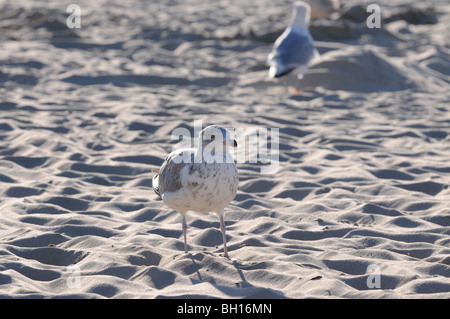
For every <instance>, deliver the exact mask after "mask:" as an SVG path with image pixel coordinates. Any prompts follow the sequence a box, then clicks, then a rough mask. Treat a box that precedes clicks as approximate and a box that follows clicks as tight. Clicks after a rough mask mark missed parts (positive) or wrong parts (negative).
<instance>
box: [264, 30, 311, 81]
mask: <svg viewBox="0 0 450 319" xmlns="http://www.w3.org/2000/svg"><path fill="white" fill-rule="evenodd" d="M304 31H305V32H295V31H292V30H291V31H290V32H288V33H286V34H283V35H281V36H280V38H279V39H278V40H277V41H276V42H275V46H274V49H273V51H272V53H271V54H270V56H269V64H270V66H271V67H273V68H274V69H273V71H272V72H273V73H274V74H272V76H273V77H280V76H282V75H284V74H287V73H289V72H291V71H292V70H294V69H296V68H298V67H302V66H307V65H308V64H309V62H310V61H311V59H312V58H313V57H314V55H315V48H314V43H313V39H312V37H311V35H310V34H309V32H307V31H306V30H304Z"/></svg>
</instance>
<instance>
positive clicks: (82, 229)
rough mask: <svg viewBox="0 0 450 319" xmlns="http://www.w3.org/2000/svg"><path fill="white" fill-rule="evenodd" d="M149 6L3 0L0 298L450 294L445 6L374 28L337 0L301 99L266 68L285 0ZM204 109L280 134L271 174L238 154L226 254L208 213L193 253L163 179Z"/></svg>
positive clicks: (357, 7) (197, 219)
mask: <svg viewBox="0 0 450 319" xmlns="http://www.w3.org/2000/svg"><path fill="white" fill-rule="evenodd" d="M155 2H156V1H152V2H149V1H138V0H131V1H126V2H122V1H77V4H78V5H79V6H80V8H81V28H79V29H78V28H74V29H69V28H68V27H67V25H66V19H67V17H68V15H69V13H66V6H67V4H62V3H61V2H60V1H57V0H52V1H22V0H17V1H13V2H11V1H6V0H1V1H0V28H1V33H0V41H1V42H0V46H1V55H0V97H1V100H0V109H1V114H2V115H1V118H0V167H1V170H0V297H1V298H11V297H12V298H164V297H176V298H450V227H449V226H450V189H449V185H450V129H449V128H450V107H449V105H450V95H449V91H450V63H449V60H450V59H449V56H450V54H449V53H450V51H449V42H448V41H449V38H448V29H449V27H450V6H449V5H448V3H447V2H446V1H444V0H437V1H433V2H429V3H427V4H420V3H418V2H415V1H403V0H393V1H380V2H379V4H380V6H381V13H382V18H383V21H382V23H381V28H379V29H377V28H374V29H369V28H368V27H367V26H366V23H365V19H366V17H367V15H368V14H367V13H365V10H364V8H365V7H366V6H367V4H369V3H371V2H370V1H364V2H360V1H354V0H351V1H345V3H343V6H342V7H341V8H340V12H339V13H335V14H333V15H332V16H331V17H330V18H327V19H316V20H313V21H312V22H311V24H312V25H311V33H312V35H313V37H314V39H315V41H316V46H317V48H318V50H319V52H320V54H321V57H322V59H321V60H320V61H319V62H318V63H317V64H316V65H314V66H312V67H311V69H310V71H309V72H308V73H307V74H306V75H305V77H304V78H303V79H302V80H301V82H300V86H299V87H300V89H301V94H299V95H293V94H291V92H290V90H291V89H292V88H291V87H288V88H287V89H286V87H285V86H284V85H283V82H282V81H280V82H276V81H269V80H268V79H267V71H268V70H267V67H266V66H265V60H266V57H267V54H269V52H270V50H271V47H272V43H273V41H274V40H275V39H276V38H277V37H278V35H279V34H280V33H281V32H282V31H283V30H284V28H285V27H286V24H287V22H288V19H289V15H290V12H291V2H290V1H283V0H280V1H268V0H267V1H261V0H258V1H256V0H249V1H235V0H230V1H214V2H212V3H209V2H208V4H206V2H205V1H201V0H188V1H170V2H166V1H158V2H156V3H155ZM150 3H151V4H150ZM167 3H170V5H169V4H167ZM361 4H362V5H361ZM292 81H294V79H292V78H290V79H288V83H292ZM194 121H202V124H203V127H206V126H207V125H209V124H219V125H223V126H225V127H230V128H243V129H249V128H250V129H251V128H267V129H270V128H278V129H279V168H278V171H277V172H276V173H274V174H263V173H261V168H262V167H264V164H263V163H260V162H259V163H250V162H245V163H239V164H238V170H239V174H240V184H239V190H238V193H237V196H236V198H235V200H234V201H232V202H231V204H230V205H229V206H227V208H226V214H225V222H226V225H227V241H228V249H229V254H230V256H231V258H232V259H233V260H231V261H229V260H227V259H225V258H223V257H221V256H220V254H221V253H222V238H221V233H220V229H219V227H218V226H219V221H218V218H217V216H215V215H214V214H205V215H201V214H195V213H191V214H188V219H187V222H188V225H189V228H188V243H189V245H190V247H189V248H190V252H189V253H188V254H185V253H184V252H183V238H182V229H181V216H180V215H179V214H178V213H176V212H174V211H172V210H171V209H169V208H168V207H165V206H164V205H163V204H162V202H161V200H159V199H158V197H157V196H156V195H155V194H154V193H153V190H152V188H151V179H152V176H153V173H152V172H151V169H152V168H157V167H159V166H160V165H161V163H162V161H163V159H164V157H165V156H166V155H167V154H168V152H170V151H171V150H172V148H173V147H174V145H175V143H176V141H172V140H171V133H172V132H173V131H174V130H175V129H176V128H179V127H185V128H187V129H188V130H189V131H190V132H193V131H194V123H195V122H194Z"/></svg>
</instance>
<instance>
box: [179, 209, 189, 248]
mask: <svg viewBox="0 0 450 319" xmlns="http://www.w3.org/2000/svg"><path fill="white" fill-rule="evenodd" d="M181 215H182V216H183V221H182V223H181V227H182V228H183V237H184V252H185V253H187V252H188V246H187V240H186V230H187V224H186V213H184V214H183V213H182V214H181Z"/></svg>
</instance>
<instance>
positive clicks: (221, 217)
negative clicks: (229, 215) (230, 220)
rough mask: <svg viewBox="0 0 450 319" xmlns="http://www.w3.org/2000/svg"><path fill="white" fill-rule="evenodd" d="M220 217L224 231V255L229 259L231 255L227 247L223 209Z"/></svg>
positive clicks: (221, 227)
mask: <svg viewBox="0 0 450 319" xmlns="http://www.w3.org/2000/svg"><path fill="white" fill-rule="evenodd" d="M219 219H220V230H221V231H222V238H223V256H224V257H225V258H227V259H230V256H228V249H227V238H226V236H225V229H226V228H225V223H224V222H223V210H222V211H221V212H220V214H219Z"/></svg>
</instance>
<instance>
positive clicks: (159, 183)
mask: <svg viewBox="0 0 450 319" xmlns="http://www.w3.org/2000/svg"><path fill="white" fill-rule="evenodd" d="M191 163H194V150H193V149H180V150H176V151H173V152H172V153H170V154H169V155H168V156H167V157H166V159H165V160H164V163H163V164H162V165H161V168H160V169H159V172H158V174H156V175H155V176H153V180H152V186H153V190H154V191H155V193H156V194H157V195H158V196H160V197H162V195H163V194H164V193H165V192H166V191H168V192H176V191H177V190H179V189H180V188H181V178H180V172H181V170H182V169H183V168H184V167H185V166H186V165H190V164H191Z"/></svg>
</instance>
